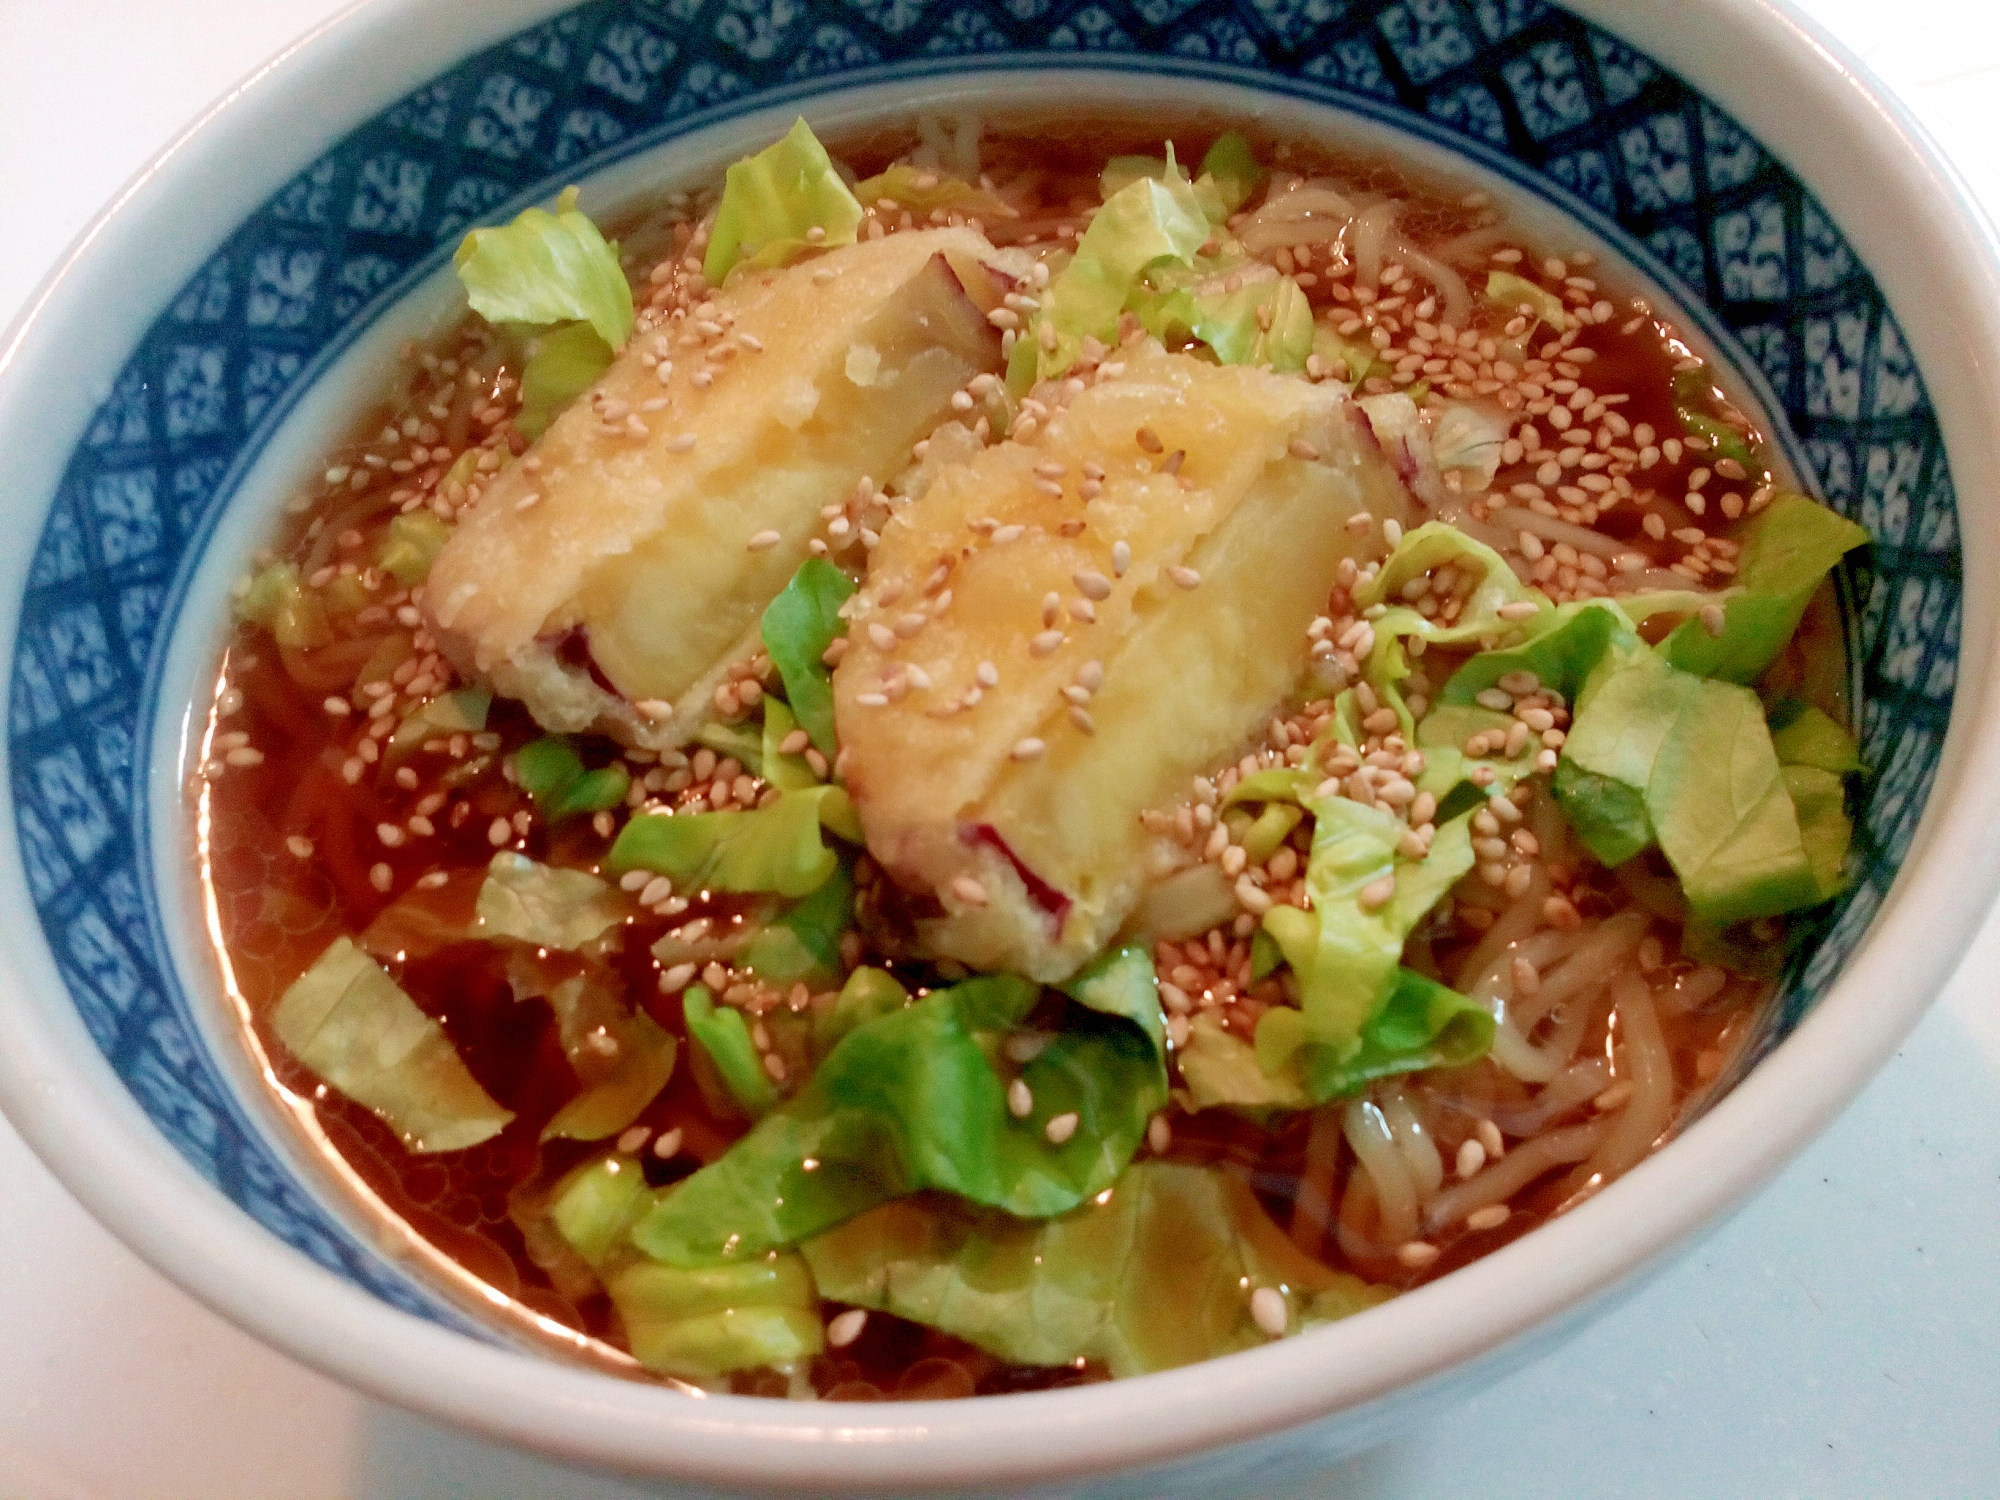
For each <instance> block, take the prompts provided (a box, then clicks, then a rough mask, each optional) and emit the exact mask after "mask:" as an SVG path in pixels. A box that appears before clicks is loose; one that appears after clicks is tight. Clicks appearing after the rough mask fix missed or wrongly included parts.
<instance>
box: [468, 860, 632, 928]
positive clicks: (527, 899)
mask: <svg viewBox="0 0 2000 1500" xmlns="http://www.w3.org/2000/svg"><path fill="white" fill-rule="evenodd" d="M628 910H629V907H628V906H627V903H626V902H625V899H624V898H623V897H622V896H620V895H619V894H618V892H617V891H616V890H615V889H613V888H612V887H611V886H610V885H607V884H606V883H605V882H604V881H602V880H599V879H598V878H597V877H596V876H595V875H591V874H588V873H586V872H585V871H582V870H562V869H557V868H556V867H555V866H553V865H544V864H539V863H537V862H536V861H534V860H532V859H529V858H528V857H527V855H525V854H516V853H514V852H512V851H511V850H504V849H503V850H502V851H501V852H500V853H498V854H496V855H494V856H493V862H492V863H491V864H490V865H488V866H487V867H486V880H485V882H484V883H483V884H482V885H481V886H480V887H479V900H478V904H477V907H476V912H477V920H476V921H475V922H474V924H473V929H472V932H471V936H473V937H475V938H514V939H516V940H517V941H520V942H523V943H527V944H528V945H529V946H531V947H536V948H560V949H562V950H564V951H565V952H570V953H574V952H575V951H576V950H577V949H579V948H581V947H582V946H583V945H584V944H586V943H588V942H591V941H593V940H595V939H597V938H600V937H602V936H603V935H604V934H605V933H607V932H609V931H610V930H611V929H612V928H613V927H616V926H617V925H618V924H619V923H620V922H622V921H624V920H625V916H626V914H627V912H628Z"/></svg>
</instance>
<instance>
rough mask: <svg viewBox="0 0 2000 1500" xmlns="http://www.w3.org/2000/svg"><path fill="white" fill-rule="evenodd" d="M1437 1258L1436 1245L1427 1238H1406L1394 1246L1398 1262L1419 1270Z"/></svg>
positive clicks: (1413, 1269)
mask: <svg viewBox="0 0 2000 1500" xmlns="http://www.w3.org/2000/svg"><path fill="white" fill-rule="evenodd" d="M1437 1258H1438V1247H1437V1246H1436V1245H1433V1244H1431V1243H1430V1242H1429V1241H1427V1240H1407V1241H1405V1242H1404V1243H1403V1244H1400V1245H1398V1246H1397V1247H1396V1260H1397V1262H1398V1264H1400V1265H1404V1266H1407V1267H1409V1268H1410V1269H1411V1270H1412V1271H1421V1270H1422V1269H1423V1268H1424V1267H1425V1266H1428V1265H1430V1264H1431V1263H1432V1262H1433V1261H1435V1260H1436V1259H1437Z"/></svg>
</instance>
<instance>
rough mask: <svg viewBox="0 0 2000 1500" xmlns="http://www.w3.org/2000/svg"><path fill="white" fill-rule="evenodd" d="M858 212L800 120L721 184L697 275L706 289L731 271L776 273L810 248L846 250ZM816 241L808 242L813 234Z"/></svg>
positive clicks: (829, 161)
mask: <svg viewBox="0 0 2000 1500" xmlns="http://www.w3.org/2000/svg"><path fill="white" fill-rule="evenodd" d="M861 218H862V209H861V205H860V203H858V202H856V201H855V197H854V194H852V193H851V192H849V191H848V190H847V184H846V183H845V182H843V181H841V178H840V171H839V169H838V168H836V167H835V166H834V164H833V159H832V158H831V157H829V156H828V155H827V154H826V147H824V146H822V145H821V144H820V143H819V137H818V136H816V135H814V134H813V133H812V127H811V126H809V125H807V124H806V122H805V119H804V118H803V117H801V118H800V119H799V120H798V121H797V122H796V123H795V124H794V125H793V126H792V128H791V129H790V130H789V131H787V132H786V133H785V136H784V138H783V139H781V140H779V141H777V142H775V143H773V144H772V145H769V146H766V147H765V148H764V149H763V150H762V151H759V152H758V153H757V154H756V155H755V156H746V157H745V158H743V160H741V161H739V162H737V163H736V164H735V165H734V166H732V167H731V168H730V169H729V171H728V174H727V175H726V176H725V177H724V178H723V182H722V202H721V203H720V204H719V205H718V206H717V208H716V211H715V227H714V228H713V229H712V230H710V231H709V238H708V255H707V257H706V258H705V259H704V260H703V261H702V266H701V271H702V275H704V276H705V277H707V278H708V281H709V284H710V285H711V286H721V285H722V283H723V279H724V278H725V277H727V276H728V275H729V273H730V271H731V270H733V269H734V268H735V267H736V266H737V265H739V264H741V263H743V262H745V261H747V262H749V263H750V264H751V265H753V266H765V267H769V266H782V265H783V264H784V263H785V262H786V261H788V260H790V259H791V258H792V257H793V256H795V255H797V254H798V253H799V252H800V251H801V250H805V249H807V248H809V247H813V248H816V247H819V246H826V245H851V244H853V243H854V236H855V231H856V230H857V229H858V228H859V227H860V225H861ZM815 229H817V230H819V231H820V234H819V236H818V237H817V238H808V236H809V235H810V234H811V232H812V231H813V230H815Z"/></svg>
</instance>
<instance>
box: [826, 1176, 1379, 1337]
mask: <svg viewBox="0 0 2000 1500" xmlns="http://www.w3.org/2000/svg"><path fill="white" fill-rule="evenodd" d="M803 1251H804V1255H805V1258H806V1260H807V1262H808V1264H810V1266H811V1267H812V1272H813V1279H814V1281H815V1282H816V1283H817V1284H818V1286H819V1290H820V1293H821V1295H822V1296H825V1297H829V1298H831V1299H833V1300H835V1301H839V1302H850V1303H853V1304H855V1305H856V1306H860V1307H869V1308H875V1309H879V1310H881V1311H884V1312H889V1313H894V1314H895V1315H896V1316H898V1317H901V1318H907V1319H909V1320H911V1321H912V1322H917V1323H923V1324H925V1325H926V1326H928V1327H932V1328H938V1329H942V1330H943V1331H945V1332H946V1333H950V1334H953V1335H955V1336H956V1337H959V1338H962V1339H966V1340H968V1341H970V1342H971V1343H974V1344H977V1345H978V1346H979V1347H980V1348H982V1349H985V1350H987V1351H988V1352H989V1353H991V1354H994V1355H996V1356H998V1357H999V1358H1001V1359H1005V1360H1010V1361H1013V1362H1016V1363H1020V1364H1034V1365H1062V1364H1068V1363H1071V1362H1073V1361H1076V1360H1088V1361H1093V1362H1097V1363H1100V1364H1103V1365H1105V1366H1107V1367H1108V1368H1109V1369H1110V1371H1111V1373H1112V1374H1113V1375H1114V1376H1119V1377H1123V1376H1128V1375H1144V1374H1148V1373H1151V1372H1153V1371H1157V1370H1170V1369H1174V1368H1177V1367H1178V1366H1181V1365H1187V1364H1193V1363H1195V1362H1196V1361H1197V1360H1204V1359H1212V1358H1214V1357H1215V1356H1216V1355H1220V1354H1228V1353H1232V1352H1234V1351H1236V1350H1239V1349H1250V1348H1255V1347H1258V1346H1259V1345H1262V1344H1264V1343H1266V1342H1268V1339H1269V1336H1268V1335H1267V1334H1266V1333H1264V1332H1263V1331H1262V1330H1260V1329H1259V1327H1258V1325H1257V1323H1256V1321H1255V1320H1254V1319H1253V1318H1252V1317H1251V1314H1250V1298H1251V1293H1252V1292H1253V1291H1256V1290H1258V1289H1261V1288H1265V1287H1269V1288H1273V1289H1276V1290H1278V1291H1280V1292H1281V1293H1282V1294H1283V1295H1284V1298H1285V1306H1286V1313H1287V1318H1286V1330H1285V1331H1286V1332H1287V1333H1297V1332H1300V1331H1302V1330H1304V1329H1307V1328H1311V1327H1314V1326H1317V1325H1318V1324H1321V1323H1327V1322H1331V1321H1333V1320H1335V1319H1337V1318H1343V1317H1347V1316H1349V1315H1351V1314H1353V1313H1357V1312H1360V1311H1363V1310H1364V1309H1366V1308H1369V1307H1373V1306H1376V1305H1377V1304H1379V1303H1381V1302H1385V1301H1387V1300H1388V1299H1389V1298H1390V1296H1391V1295H1393V1294H1392V1293H1391V1292H1390V1291H1389V1290H1388V1289H1387V1288H1385V1287H1378V1286H1373V1285H1370V1284H1369V1283H1367V1282H1364V1281H1361V1280H1360V1279H1359V1278H1357V1277H1354V1276H1350V1275H1348V1274H1346V1273H1345V1272H1340V1271H1333V1270H1329V1269H1328V1268H1327V1267H1325V1266H1323V1265H1321V1264H1320V1263H1319V1262H1318V1261H1316V1260H1314V1259H1312V1258H1311V1257H1310V1256H1308V1255H1306V1254H1305V1253H1304V1252H1303V1251H1301V1250H1299V1249H1298V1248H1297V1247H1296V1246H1295V1245H1293V1244H1292V1242H1291V1241H1290V1240H1289V1239H1288V1238H1286V1236H1285V1235H1284V1234H1283V1233H1282V1232H1281V1231H1280V1230H1279V1228H1278V1226H1277V1225H1275V1224H1274V1223H1272V1222H1271V1220H1270V1218H1269V1217H1268V1216H1267V1215H1266V1214H1265V1212H1264V1210H1263V1208H1262V1207H1261V1206H1260V1205H1259V1204H1258V1202H1257V1199H1256V1196H1255V1194H1253V1193H1252V1192H1251V1190H1250V1189H1249V1188H1248V1187H1246V1186H1245V1185H1243V1184H1242V1183H1241V1182H1239V1181H1238V1180H1237V1179H1236V1178H1235V1177H1233V1176H1231V1175H1229V1174H1228V1173H1226V1172H1223V1171H1220V1170H1218V1169H1215V1168H1204V1167H1193V1166H1183V1165H1180V1164H1177V1163H1168V1162H1144V1163H1141V1164H1139V1165H1136V1166H1134V1167H1132V1168H1130V1169H1129V1170H1128V1171H1127V1172H1126V1173H1125V1175H1124V1176H1123V1177H1122V1178H1120V1179H1119V1181H1118V1183H1117V1185H1116V1186H1115V1187H1114V1188H1113V1189H1112V1190H1111V1192H1110V1193H1109V1194H1108V1195H1106V1197H1105V1198H1104V1199H1103V1200H1101V1201H1097V1202H1093V1203H1091V1204H1089V1205H1088V1206H1086V1207H1082V1208H1079V1209H1077V1210H1075V1211H1074V1212H1071V1213H1067V1214H1064V1215H1063V1216H1062V1217H1060V1218H1056V1219H1050V1220H1046V1221H1043V1222H1034V1221H1027V1220H1022V1219H1018V1218H1010V1217H1008V1216H1007V1215H1005V1214H1000V1213H992V1212H980V1211H978V1210H975V1209H970V1208H967V1207H966V1206H964V1205H961V1204H957V1203H952V1202H950V1201H949V1200H943V1199H936V1198H927V1199H911V1200H908V1201H905V1202H899V1203H890V1204H885V1205H883V1206H882V1207H880V1208H877V1209H875V1210H874V1211H873V1212H871V1213H868V1214H866V1215H865V1216H863V1217H861V1218H857V1219H855V1220H853V1221H851V1222H850V1223H848V1224H846V1225H844V1226H842V1227H841V1228H839V1229H836V1230H834V1231H833V1232H831V1233H829V1234H824V1235H821V1236H819V1237H818V1238H816V1239H812V1240H808V1241H807V1242H806V1244H805V1245H804V1247H803Z"/></svg>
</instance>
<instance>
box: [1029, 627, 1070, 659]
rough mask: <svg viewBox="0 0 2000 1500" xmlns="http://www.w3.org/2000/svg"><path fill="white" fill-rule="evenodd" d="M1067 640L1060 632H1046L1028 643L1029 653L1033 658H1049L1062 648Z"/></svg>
mask: <svg viewBox="0 0 2000 1500" xmlns="http://www.w3.org/2000/svg"><path fill="white" fill-rule="evenodd" d="M1065 639H1066V637H1065V636H1064V635H1063V633H1062V632H1061V631H1060V630H1044V631H1042V632H1040V633H1039V634H1038V635H1036V636H1035V637H1034V638H1033V639H1031V640H1030V641H1029V642H1028V652H1029V654H1030V655H1032V656H1047V655H1048V654H1049V653H1050V652H1051V651H1054V650H1055V649H1056V648H1057V647H1059V646H1061V645H1062V643H1063V641H1064V640H1065Z"/></svg>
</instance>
